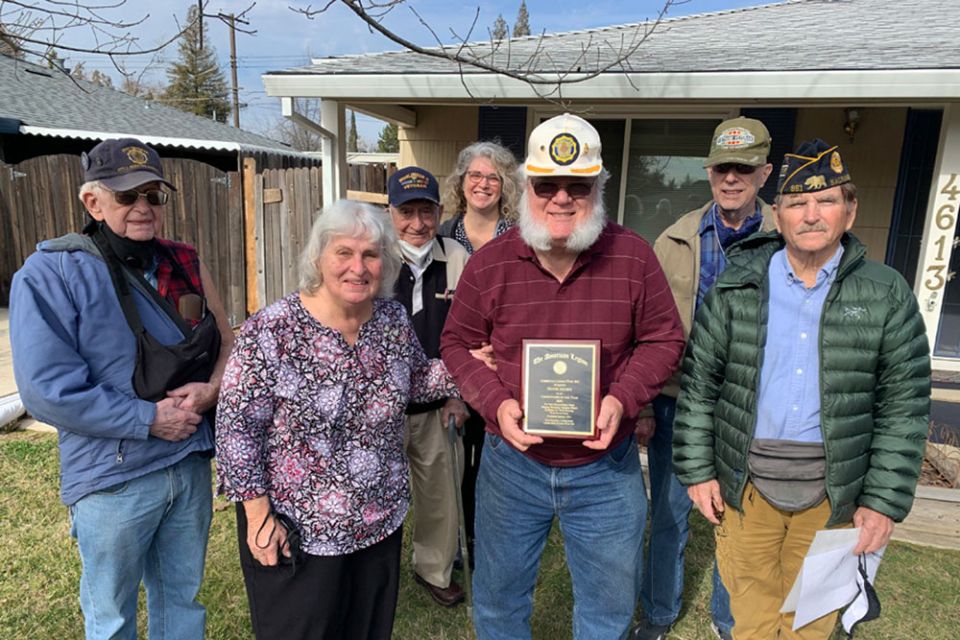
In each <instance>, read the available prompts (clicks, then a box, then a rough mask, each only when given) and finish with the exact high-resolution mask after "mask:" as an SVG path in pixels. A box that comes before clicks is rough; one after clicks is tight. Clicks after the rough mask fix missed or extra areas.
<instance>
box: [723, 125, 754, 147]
mask: <svg viewBox="0 0 960 640" xmlns="http://www.w3.org/2000/svg"><path fill="white" fill-rule="evenodd" d="M756 141H757V139H756V138H755V137H754V135H753V134H752V133H750V132H749V131H747V130H746V129H741V128H740V127H734V128H732V129H724V130H723V132H721V133H720V135H719V136H717V146H718V147H727V148H737V147H743V146H746V145H749V144H753V143H754V142H756Z"/></svg>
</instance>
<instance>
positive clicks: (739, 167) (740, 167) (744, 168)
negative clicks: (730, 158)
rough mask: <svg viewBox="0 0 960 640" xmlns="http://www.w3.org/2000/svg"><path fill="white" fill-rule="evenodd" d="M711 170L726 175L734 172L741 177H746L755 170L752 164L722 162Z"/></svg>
mask: <svg viewBox="0 0 960 640" xmlns="http://www.w3.org/2000/svg"><path fill="white" fill-rule="evenodd" d="M713 170H714V172H716V173H720V174H723V175H726V174H728V173H730V172H731V171H736V172H737V173H739V174H740V175H742V176H748V175H750V174H751V173H753V172H754V171H756V170H757V168H756V167H755V166H753V165H752V164H740V163H739V162H724V163H722V164H715V165H713Z"/></svg>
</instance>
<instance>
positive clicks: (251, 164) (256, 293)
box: [243, 157, 263, 316]
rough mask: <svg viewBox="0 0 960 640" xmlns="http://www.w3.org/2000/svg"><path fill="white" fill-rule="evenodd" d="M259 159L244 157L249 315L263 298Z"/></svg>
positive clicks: (261, 208)
mask: <svg viewBox="0 0 960 640" xmlns="http://www.w3.org/2000/svg"><path fill="white" fill-rule="evenodd" d="M258 178H259V176H258V175H257V161H256V159H255V158H251V157H247V158H244V159H243V253H244V262H245V263H246V282H247V315H248V316H249V315H252V314H253V313H255V312H256V311H257V310H259V309H260V301H261V300H262V298H261V295H260V291H261V289H262V288H263V282H262V278H261V277H260V269H259V268H258V267H260V266H261V265H260V264H259V262H258V260H257V257H258V254H259V252H258V251H257V247H258V245H259V244H260V238H259V236H258V234H257V227H258V226H259V225H258V222H259V223H260V224H262V222H260V218H262V215H263V202H262V200H261V199H260V198H258V197H257V192H258V191H260V192H261V193H262V191H263V190H262V189H259V190H258V189H257V179H258Z"/></svg>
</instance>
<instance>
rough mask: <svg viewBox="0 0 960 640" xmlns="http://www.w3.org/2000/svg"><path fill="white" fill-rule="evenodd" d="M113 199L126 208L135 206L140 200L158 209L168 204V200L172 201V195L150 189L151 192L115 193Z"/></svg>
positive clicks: (130, 191)
mask: <svg viewBox="0 0 960 640" xmlns="http://www.w3.org/2000/svg"><path fill="white" fill-rule="evenodd" d="M113 198H114V200H116V201H117V204H120V205H123V206H125V207H126V206H129V205H131V204H133V203H134V202H136V201H137V200H139V199H140V198H143V199H144V200H146V201H147V204H149V205H152V206H154V207H158V206H160V205H162V204H167V200H169V199H170V194H169V193H167V192H166V191H162V190H160V189H150V190H149V191H137V190H136V189H130V190H129V191H114V192H113Z"/></svg>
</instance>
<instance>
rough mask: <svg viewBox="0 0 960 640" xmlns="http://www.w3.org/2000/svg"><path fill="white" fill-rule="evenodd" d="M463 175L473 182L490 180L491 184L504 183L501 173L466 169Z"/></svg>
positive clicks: (478, 182)
mask: <svg viewBox="0 0 960 640" xmlns="http://www.w3.org/2000/svg"><path fill="white" fill-rule="evenodd" d="M463 177H464V178H466V179H467V180H469V181H470V182H471V183H472V184H480V183H481V182H489V183H490V184H502V183H503V178H501V177H500V174H499V173H483V172H481V171H465V172H464V173H463Z"/></svg>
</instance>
